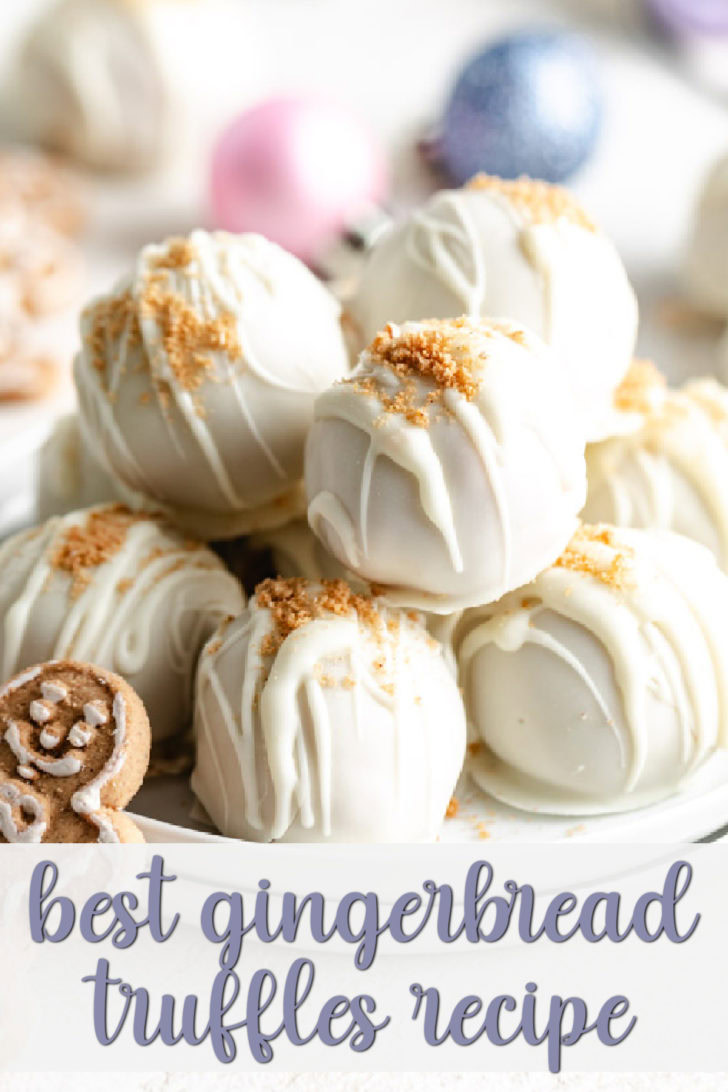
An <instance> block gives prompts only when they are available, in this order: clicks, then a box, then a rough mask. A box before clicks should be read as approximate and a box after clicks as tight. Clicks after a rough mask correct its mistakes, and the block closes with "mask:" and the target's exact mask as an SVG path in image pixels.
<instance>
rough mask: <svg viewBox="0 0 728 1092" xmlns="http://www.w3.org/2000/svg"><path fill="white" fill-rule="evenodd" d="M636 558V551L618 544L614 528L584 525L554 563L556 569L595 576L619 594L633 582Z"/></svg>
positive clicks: (602, 525)
mask: <svg viewBox="0 0 728 1092" xmlns="http://www.w3.org/2000/svg"><path fill="white" fill-rule="evenodd" d="M604 547H607V549H604ZM632 556H633V555H632V551H631V550H630V549H629V548H628V547H625V546H624V545H621V544H620V543H619V542H618V541H617V537H616V535H615V532H614V528H612V527H608V526H607V525H605V524H595V525H591V524H587V523H583V524H581V526H580V527H579V529H578V530H577V531H576V532H575V533H574V534H573V535H572V538H571V541H570V542H569V544H568V546H567V547H566V549H565V550H564V552H563V553H562V554H561V557H559V558H557V560H556V561H555V562H554V567H555V568H557V569H568V570H570V571H571V572H575V573H583V574H586V575H588V576H593V577H594V578H595V579H596V580H599V581H600V582H601V583H602V584H606V585H607V587H610V588H613V589H614V590H615V591H619V590H620V589H622V588H624V587H625V586H626V585H627V583H628V581H629V574H630V571H631V567H632Z"/></svg>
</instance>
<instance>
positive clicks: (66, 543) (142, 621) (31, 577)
mask: <svg viewBox="0 0 728 1092" xmlns="http://www.w3.org/2000/svg"><path fill="white" fill-rule="evenodd" d="M243 602H244V599H243V594H242V590H241V588H240V585H239V584H238V582H237V581H236V580H235V578H234V577H233V576H231V575H230V574H229V573H228V572H226V571H225V570H224V568H223V566H222V564H221V562H220V561H219V560H218V559H217V558H216V557H215V555H214V554H213V553H212V552H211V551H210V550H208V549H207V548H206V547H204V546H202V545H200V544H199V543H196V542H192V541H189V540H185V539H184V538H183V537H182V536H181V535H179V534H178V533H177V532H176V531H174V530H173V529H172V528H170V527H169V526H168V525H166V524H164V523H162V522H160V521H159V520H156V519H154V518H152V517H147V516H140V515H134V514H132V513H131V512H129V511H128V510H127V509H124V508H123V507H121V506H107V507H101V508H92V509H89V510H87V511H82V512H74V513H71V514H70V515H67V516H64V517H58V518H54V519H50V520H48V521H47V522H46V523H45V524H42V525H41V526H40V527H38V528H35V529H34V530H31V531H25V532H22V533H21V534H19V535H15V536H14V537H12V538H10V539H8V540H7V541H6V542H4V543H3V544H2V545H0V619H2V621H0V676H1V677H3V678H7V677H9V676H10V675H12V674H13V673H15V672H17V671H19V670H21V669H22V668H24V667H25V666H26V665H28V664H33V663H39V662H42V661H45V660H51V659H66V658H71V657H72V658H74V659H79V660H93V662H94V663H97V664H99V665H100V666H102V667H105V668H108V669H110V670H112V671H115V672H117V673H118V674H119V675H122V676H123V677H124V678H125V679H126V680H127V681H128V682H129V683H130V684H131V685H132V686H133V687H134V689H135V690H136V691H137V692H138V693H139V695H140V697H141V698H142V700H143V702H144V704H145V705H146V707H147V710H148V712H149V717H150V720H151V723H152V731H153V733H154V738H155V740H159V739H164V738H165V737H167V736H171V735H173V734H175V733H177V732H180V731H182V730H184V728H185V727H186V726H187V724H188V723H189V719H190V712H191V694H192V677H193V673H194V666H195V662H196V658H197V655H198V653H199V650H200V648H201V647H202V645H203V644H204V642H205V641H206V640H207V638H208V637H209V636H210V634H211V633H212V632H213V630H214V629H215V627H216V626H217V625H218V624H219V622H220V620H221V619H222V618H223V617H225V616H226V615H227V614H230V613H231V612H238V611H239V610H241V608H242V606H243Z"/></svg>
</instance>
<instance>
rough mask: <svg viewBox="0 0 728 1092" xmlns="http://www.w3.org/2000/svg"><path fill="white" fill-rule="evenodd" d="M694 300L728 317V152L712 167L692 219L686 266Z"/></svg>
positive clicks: (685, 276)
mask: <svg viewBox="0 0 728 1092" xmlns="http://www.w3.org/2000/svg"><path fill="white" fill-rule="evenodd" d="M683 279H684V282H685V288H686V290H687V292H688V294H689V295H690V298H691V299H692V300H693V302H694V303H695V304H696V305H697V306H698V307H699V308H700V309H701V310H702V311H706V312H707V313H709V314H712V315H716V316H717V317H718V318H722V319H728V155H725V156H723V157H722V158H721V159H719V160H718V162H717V163H716V164H715V166H714V167H713V169H712V171H711V172H710V174H709V175H708V178H707V180H706V182H705V185H704V187H703V191H702V194H701V196H700V199H699V201H698V205H697V208H696V210H695V216H694V218H693V225H692V230H691V234H690V238H689V240H688V245H687V248H686V254H685V263H684V269H683Z"/></svg>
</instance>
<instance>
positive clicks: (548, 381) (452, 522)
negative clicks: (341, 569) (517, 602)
mask: <svg viewBox="0 0 728 1092" xmlns="http://www.w3.org/2000/svg"><path fill="white" fill-rule="evenodd" d="M430 330H434V331H445V334H446V338H447V344H448V347H449V350H450V352H451V353H452V354H453V355H454V357H455V358H457V359H460V360H466V361H471V362H475V363H474V367H475V368H476V369H477V371H478V376H479V380H478V389H477V392H476V394H475V395H474V397H473V398H472V399H468V398H467V397H466V396H465V394H463V393H462V392H461V390H460V389H457V388H453V387H449V388H448V387H446V388H441V389H440V390H439V391H438V390H436V383H435V381H434V380H432V379H430V378H429V377H425V376H424V375H415V376H409V377H405V378H402V377H401V376H400V375H398V374H397V373H396V372H395V371H393V370H392V369H391V368H390V367H389V366H388V365H387V364H385V363H383V362H382V361H381V360H380V359H379V358H375V357H373V356H372V354H371V352H370V351H369V350H367V351H366V352H364V353H363V354H362V357H361V359H360V362H359V365H358V368H357V369H356V371H355V373H354V376H353V377H352V379H350V380H348V381H347V382H344V383H339V384H337V385H336V386H334V387H332V388H331V390H329V391H327V393H326V394H324V395H322V396H321V398H319V399H318V401H317V403H316V420H315V423H314V426H313V428H312V430H311V433H310V435H309V439H308V444H307V448H306V490H307V494H308V503H309V507H308V520H309V524H310V525H311V527H312V529H313V531H314V532H315V533H316V534H317V535H318V537H319V538H320V539H321V540H322V542H323V543H324V545H325V546H326V547H327V549H328V550H329V551H330V552H331V553H332V554H333V555H334V556H335V557H337V558H338V559H339V561H340V562H341V563H342V564H344V565H346V566H347V567H348V568H350V569H352V570H353V571H354V572H355V573H357V574H358V575H359V576H360V577H362V578H363V579H365V580H368V581H371V582H372V583H375V584H377V585H383V586H385V589H386V590H385V591H384V592H383V594H385V595H386V598H387V600H388V601H389V602H392V603H394V604H396V605H405V606H414V607H418V608H420V609H423V610H429V611H434V612H435V613H438V614H445V613H449V612H451V611H453V610H456V609H457V608H459V607H462V606H472V605H475V604H477V603H483V602H492V601H493V600H494V599H498V598H499V597H500V596H501V595H503V594H504V593H505V592H506V591H509V590H510V589H511V588H514V587H517V586H518V585H519V584H522V583H524V582H525V581H526V580H529V579H530V578H531V577H533V576H535V575H536V573H537V572H539V571H540V570H541V569H543V568H544V567H545V566H546V565H548V564H550V563H551V562H552V561H553V560H554V559H555V558H556V557H557V556H558V554H559V553H560V551H561V550H562V549H563V547H564V545H565V544H566V542H567V541H568V539H569V536H570V535H571V533H572V532H573V530H574V528H575V526H576V516H577V513H578V511H579V509H580V508H581V506H582V504H583V501H584V497H585V488H586V480H585V471H584V459H583V450H584V441H583V435H582V434H580V432H579V424H578V418H577V414H576V412H575V410H574V403H573V398H572V396H571V392H570V391H569V388H568V384H567V381H566V377H565V375H564V370H563V368H562V366H561V363H560V361H559V360H558V359H557V358H555V357H554V356H553V354H552V353H551V352H550V350H549V349H548V348H547V347H546V346H545V345H543V343H542V342H541V341H540V340H539V339H538V338H536V337H535V336H533V335H531V334H529V333H526V332H525V331H522V330H520V329H518V328H516V327H513V326H511V325H509V324H507V323H505V324H504V323H501V324H496V325H494V324H493V323H491V322H488V321H486V320H479V321H477V322H469V321H467V320H466V321H465V322H464V323H462V324H460V323H452V322H433V323H406V324H405V325H404V326H403V327H401V328H397V327H392V328H391V334H392V337H393V338H395V339H400V340H401V339H406V338H408V337H409V336H415V337H416V336H419V335H420V334H422V333H423V332H424V333H427V332H428V331H430ZM369 388H372V389H373V393H369ZM408 389H409V390H411V391H414V395H415V397H416V399H417V400H418V402H419V403H420V404H423V403H424V402H425V400H426V399H427V397H428V396H429V395H430V394H431V393H432V392H435V393H436V394H437V395H438V397H440V396H441V402H440V403H439V404H436V405H434V406H430V407H429V410H428V413H429V418H428V423H427V425H426V427H422V426H421V425H418V424H416V423H413V422H412V421H411V420H410V419H409V418H407V417H406V416H403V415H402V414H400V413H397V412H385V410H384V407H383V403H382V401H381V398H382V397H386V398H390V399H391V398H396V397H397V395H398V394H400V393H401V392H405V391H407V390H408Z"/></svg>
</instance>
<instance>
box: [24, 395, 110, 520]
mask: <svg viewBox="0 0 728 1092" xmlns="http://www.w3.org/2000/svg"><path fill="white" fill-rule="evenodd" d="M119 499H120V496H119V492H118V490H117V488H116V486H115V484H114V482H113V480H112V478H110V477H109V475H108V474H107V473H106V472H105V471H104V470H103V469H102V467H101V466H100V465H99V463H98V462H97V461H96V459H94V457H93V455H92V454H91V452H90V451H89V449H88V445H87V444H86V443H85V442H84V439H83V436H82V435H81V431H80V429H79V424H78V417H77V416H76V415H75V414H73V413H69V414H67V415H66V416H65V417H61V418H59V420H58V421H57V422H56V425H55V427H54V429H53V432H52V433H51V435H50V436H49V437H48V439H47V440H46V442H45V444H44V445H43V447H42V448H41V450H40V452H39V456H38V479H37V493H36V508H37V514H38V519H39V520H46V519H49V518H50V517H51V516H63V515H65V514H66V513H67V512H75V511H77V510H78V509H80V508H91V507H92V506H93V505H95V504H103V503H105V502H106V501H114V500H119Z"/></svg>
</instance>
